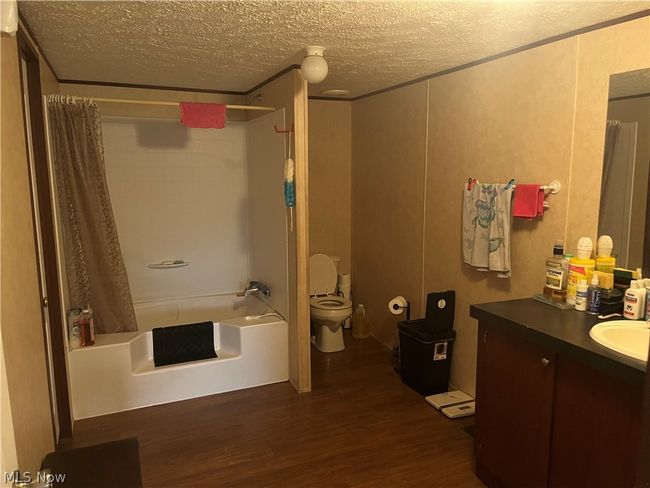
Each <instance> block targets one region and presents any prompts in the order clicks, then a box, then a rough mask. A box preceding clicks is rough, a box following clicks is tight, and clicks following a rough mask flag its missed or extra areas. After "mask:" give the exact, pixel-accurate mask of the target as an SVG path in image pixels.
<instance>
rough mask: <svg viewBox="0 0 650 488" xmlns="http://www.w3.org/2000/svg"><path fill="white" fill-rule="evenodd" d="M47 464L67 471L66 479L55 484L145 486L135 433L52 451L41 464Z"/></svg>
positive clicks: (104, 487) (82, 487)
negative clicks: (123, 437)
mask: <svg viewBox="0 0 650 488" xmlns="http://www.w3.org/2000/svg"><path fill="white" fill-rule="evenodd" d="M48 468H49V469H50V470H51V472H52V474H53V475H55V476H56V475H59V476H60V475H65V479H64V480H63V482H55V483H54V486H55V487H58V486H61V487H65V488H116V487H120V488H142V476H141V473H140V451H139V448H138V439H137V438H135V437H131V438H129V439H122V440H119V441H113V442H106V443H104V444H96V445H94V446H88V447H79V448H76V449H69V450H67V451H56V452H51V453H50V454H48V455H47V456H45V459H43V465H42V466H41V469H48ZM55 479H57V478H55ZM59 480H60V478H59Z"/></svg>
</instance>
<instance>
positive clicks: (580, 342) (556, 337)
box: [470, 298, 646, 384]
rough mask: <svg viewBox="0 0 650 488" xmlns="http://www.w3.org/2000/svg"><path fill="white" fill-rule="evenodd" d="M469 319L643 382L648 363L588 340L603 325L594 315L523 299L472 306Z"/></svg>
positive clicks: (597, 367) (592, 365) (629, 378)
mask: <svg viewBox="0 0 650 488" xmlns="http://www.w3.org/2000/svg"><path fill="white" fill-rule="evenodd" d="M470 316H471V317H473V318H475V319H478V320H486V321H489V322H490V323H493V324H497V325H502V326H503V327H507V328H509V329H511V330H513V331H514V332H518V333H521V334H523V335H525V336H527V337H528V338H529V339H530V340H533V341H535V342H537V343H539V344H541V345H543V346H545V347H549V348H550V349H552V350H554V351H556V352H557V353H559V354H562V355H565V356H567V357H570V358H572V359H574V360H577V361H580V362H582V363H584V364H587V365H589V366H591V367H593V368H595V369H598V370H601V371H602V372H604V373H608V374H611V375H614V376H616V377H618V378H620V379H622V380H624V381H627V382H630V383H635V384H636V383H642V382H643V379H644V376H645V370H646V363H644V362H643V361H638V360H636V359H633V358H630V357H628V356H624V355H622V354H619V353H617V352H615V351H612V350H611V349H608V348H606V347H604V346H601V345H600V344H598V343H597V342H596V341H594V340H593V339H592V338H591V337H589V329H591V327H593V326H594V325H595V324H597V323H598V322H602V320H600V319H598V317H596V316H594V315H590V314H588V313H585V312H578V311H575V310H562V309H559V308H555V307H552V306H550V305H546V304H544V303H541V302H538V301H536V300H533V299H532V298H523V299H518V300H507V301H503V302H492V303H482V304H479V305H471V306H470ZM619 320H620V317H619Z"/></svg>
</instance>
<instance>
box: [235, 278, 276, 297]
mask: <svg viewBox="0 0 650 488" xmlns="http://www.w3.org/2000/svg"><path fill="white" fill-rule="evenodd" d="M258 293H261V294H262V295H264V296H265V297H270V296H271V290H270V289H269V287H268V286H266V285H264V284H262V283H260V282H259V281H251V282H250V283H248V286H247V287H246V289H244V291H242V292H240V293H237V296H238V297H247V296H248V295H257V294H258Z"/></svg>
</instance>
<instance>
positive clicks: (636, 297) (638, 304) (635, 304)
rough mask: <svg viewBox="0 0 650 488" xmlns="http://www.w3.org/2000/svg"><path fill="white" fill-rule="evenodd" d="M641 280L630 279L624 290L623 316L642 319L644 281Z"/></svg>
mask: <svg viewBox="0 0 650 488" xmlns="http://www.w3.org/2000/svg"><path fill="white" fill-rule="evenodd" d="M639 281H643V280H632V281H631V282H630V287H629V288H628V289H627V291H626V292H625V301H624V304H623V316H624V317H625V318H626V319H630V320H639V319H642V318H643V316H644V314H645V282H644V281H643V285H642V284H641V283H639Z"/></svg>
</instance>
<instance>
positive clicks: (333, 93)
mask: <svg viewBox="0 0 650 488" xmlns="http://www.w3.org/2000/svg"><path fill="white" fill-rule="evenodd" d="M320 94H321V95H324V96H326V97H347V96H348V95H349V94H350V90H340V89H336V88H333V89H330V90H324V91H322V92H320Z"/></svg>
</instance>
